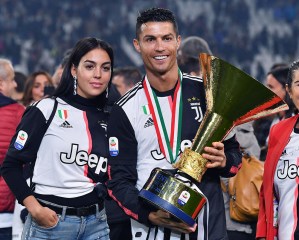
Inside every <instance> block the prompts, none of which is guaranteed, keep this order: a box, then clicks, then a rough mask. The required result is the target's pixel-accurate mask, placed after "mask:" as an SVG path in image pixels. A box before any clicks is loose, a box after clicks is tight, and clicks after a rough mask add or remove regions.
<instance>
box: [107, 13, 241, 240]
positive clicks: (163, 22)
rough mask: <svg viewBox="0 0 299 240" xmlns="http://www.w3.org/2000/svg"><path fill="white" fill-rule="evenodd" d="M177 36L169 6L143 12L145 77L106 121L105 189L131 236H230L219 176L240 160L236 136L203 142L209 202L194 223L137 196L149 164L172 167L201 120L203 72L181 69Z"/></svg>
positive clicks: (140, 41) (139, 35)
mask: <svg viewBox="0 0 299 240" xmlns="http://www.w3.org/2000/svg"><path fill="white" fill-rule="evenodd" d="M180 42H181V37H180V36H179V34H178V28H177V24H176V20H175V17H174V16H173V13H172V12H171V11H169V10H166V9H160V8H152V9H148V10H145V11H143V12H142V13H141V14H140V16H139V17H138V18H137V24H136V39H134V41H133V43H134V47H135V49H136V50H137V51H138V52H139V53H140V54H141V57H142V60H143V62H144V67H145V71H146V76H145V78H144V79H143V80H142V81H141V82H140V83H139V84H137V85H136V86H135V87H134V88H133V89H131V90H130V91H129V92H127V93H126V94H125V95H124V96H123V97H122V98H121V99H120V100H119V101H118V102H117V103H116V104H115V105H114V107H113V110H112V112H111V117H110V121H109V124H108V131H107V134H108V138H109V150H110V155H111V157H110V158H109V159H108V165H109V166H108V174H109V181H108V192H109V195H110V196H111V197H112V198H113V199H115V200H116V201H117V202H118V204H119V205H120V206H121V207H122V208H123V210H124V211H125V212H126V213H127V214H128V215H130V216H131V218H132V221H131V224H132V237H133V239H154V238H155V239H208V238H209V239H227V234H226V226H225V212H224V204H223V196H222V191H221V187H220V180H219V176H220V175H223V176H226V177H229V176H233V175H234V173H233V172H234V171H232V170H233V169H237V167H238V165H239V164H240V162H241V153H240V151H239V144H238V142H237V141H236V140H235V139H234V138H230V139H228V140H226V141H224V144H223V143H221V142H214V143H213V144H212V146H208V147H205V149H204V151H205V152H204V153H203V154H202V156H203V157H204V158H206V159H207V160H209V162H208V163H207V164H206V167H207V169H208V170H207V171H206V173H205V174H204V176H203V178H202V181H201V183H199V188H200V190H201V191H202V192H203V193H204V194H205V196H206V197H207V199H208V204H207V205H206V206H205V209H204V210H203V211H202V212H201V213H200V216H199V220H198V225H197V226H196V225H195V226H193V227H190V226H188V225H187V224H185V223H182V222H177V221H174V220H172V217H171V216H170V214H169V213H167V212H165V211H162V210H157V209H155V208H153V207H151V206H150V205H148V204H146V203H145V202H143V201H142V200H141V199H140V198H138V194H139V191H140V190H141V188H142V187H143V185H144V183H145V182H146V181H147V179H148V178H149V175H150V172H151V170H152V169H154V168H156V167H160V168H163V169H172V168H173V167H172V163H173V162H174V161H173V160H176V158H177V156H179V154H180V153H181V152H182V151H183V150H184V149H185V148H186V147H190V146H191V144H192V140H193V138H194V136H195V134H196V132H197V130H198V128H199V125H200V122H201V120H202V117H198V113H203V114H204V113H205V111H206V103H205V91H204V86H203V81H202V79H201V78H198V77H191V76H190V75H186V74H182V73H181V72H180V70H179V68H178V64H177V59H176V58H177V50H178V48H179V46H180ZM200 115H201V114H200ZM162 125H163V126H164V127H161V126H162ZM178 126H181V128H179V127H178ZM179 130H181V131H179ZM170 136H171V137H170ZM169 139H171V140H170V141H171V142H169ZM172 139H177V141H172ZM165 142H166V143H167V144H168V145H170V146H175V145H176V143H178V146H180V149H179V151H175V149H176V148H174V149H170V148H167V147H166V146H165V144H164V143H165ZM159 143H161V144H159ZM224 145H225V149H224ZM164 149H166V150H165V151H164ZM168 149H169V150H168ZM207 214H208V216H207ZM189 233H190V234H189ZM184 234H189V236H183V235H184ZM188 237H189V238H188Z"/></svg>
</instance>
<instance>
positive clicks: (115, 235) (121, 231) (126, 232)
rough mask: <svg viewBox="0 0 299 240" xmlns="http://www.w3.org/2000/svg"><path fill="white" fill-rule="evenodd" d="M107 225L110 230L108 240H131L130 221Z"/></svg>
mask: <svg viewBox="0 0 299 240" xmlns="http://www.w3.org/2000/svg"><path fill="white" fill-rule="evenodd" d="M108 224H109V228H110V234H109V236H110V240H120V239H121V240H132V233H131V221H130V219H129V220H125V221H122V222H117V223H108Z"/></svg>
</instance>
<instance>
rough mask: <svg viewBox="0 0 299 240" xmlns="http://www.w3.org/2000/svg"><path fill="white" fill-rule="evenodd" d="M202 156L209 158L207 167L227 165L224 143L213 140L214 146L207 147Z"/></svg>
mask: <svg viewBox="0 0 299 240" xmlns="http://www.w3.org/2000/svg"><path fill="white" fill-rule="evenodd" d="M204 151H205V152H204V153H203V154H202V157H203V158H205V159H207V160H208V163H207V164H206V167H207V168H216V167H219V168H223V167H225V165H226V156H225V153H224V144H223V143H221V142H213V143H212V147H205V148H204Z"/></svg>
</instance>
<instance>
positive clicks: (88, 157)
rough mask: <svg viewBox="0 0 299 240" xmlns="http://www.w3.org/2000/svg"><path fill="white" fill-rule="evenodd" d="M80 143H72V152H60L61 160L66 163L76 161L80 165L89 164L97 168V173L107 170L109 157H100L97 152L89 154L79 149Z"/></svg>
mask: <svg viewBox="0 0 299 240" xmlns="http://www.w3.org/2000/svg"><path fill="white" fill-rule="evenodd" d="M78 148H79V145H78V144H72V147H71V152H70V154H69V155H68V153H66V152H62V153H60V161H61V162H63V163H66V164H71V163H74V162H75V163H76V164H77V165H78V166H84V165H86V164H87V165H88V166H89V167H90V168H96V170H95V173H96V174H99V173H100V172H106V171H107V158H104V157H98V156H97V155H95V154H93V153H92V154H88V153H87V152H86V151H83V150H81V151H78Z"/></svg>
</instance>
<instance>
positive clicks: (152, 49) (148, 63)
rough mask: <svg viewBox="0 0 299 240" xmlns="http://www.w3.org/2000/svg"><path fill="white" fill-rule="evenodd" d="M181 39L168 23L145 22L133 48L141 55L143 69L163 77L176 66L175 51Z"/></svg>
mask: <svg viewBox="0 0 299 240" xmlns="http://www.w3.org/2000/svg"><path fill="white" fill-rule="evenodd" d="M180 42H181V38H180V36H178V37H177V36H176V33H175V30H174V28H173V24H172V23H170V22H147V23H145V24H143V25H141V33H140V35H139V39H134V42H133V43H134V47H135V49H136V50H137V51H138V52H139V53H140V54H141V57H142V60H143V62H144V66H145V69H146V70H147V71H150V72H152V73H154V74H157V73H158V74H160V75H164V74H166V73H167V72H169V71H170V70H171V69H172V68H174V67H176V66H177V59H176V58H177V50H178V47H179V46H180Z"/></svg>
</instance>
